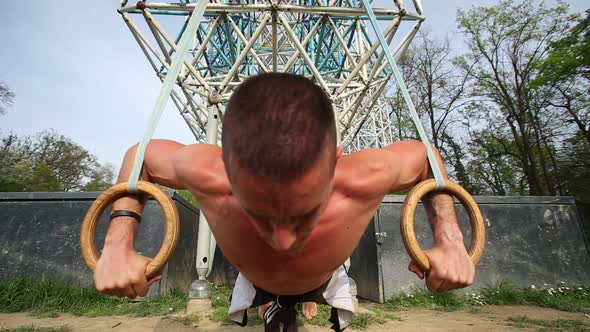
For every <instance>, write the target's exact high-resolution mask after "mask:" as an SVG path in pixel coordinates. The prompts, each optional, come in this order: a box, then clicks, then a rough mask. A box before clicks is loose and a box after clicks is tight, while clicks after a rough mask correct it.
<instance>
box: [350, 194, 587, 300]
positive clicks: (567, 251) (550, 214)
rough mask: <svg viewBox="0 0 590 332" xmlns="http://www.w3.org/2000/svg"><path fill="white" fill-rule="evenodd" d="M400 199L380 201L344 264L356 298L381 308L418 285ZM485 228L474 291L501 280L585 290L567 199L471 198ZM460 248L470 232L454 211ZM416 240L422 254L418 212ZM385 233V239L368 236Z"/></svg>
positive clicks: (423, 224) (425, 230)
mask: <svg viewBox="0 0 590 332" xmlns="http://www.w3.org/2000/svg"><path fill="white" fill-rule="evenodd" d="M403 199H404V196H387V197H386V198H385V199H384V200H383V204H382V206H381V207H380V209H379V211H378V213H377V214H376V215H375V217H374V218H373V221H372V223H371V225H369V228H368V229H367V232H366V233H365V235H364V237H363V239H362V240H361V244H360V245H359V246H358V248H357V250H356V251H355V253H354V254H353V256H352V258H351V262H352V266H351V268H350V271H349V273H350V275H351V277H353V278H354V279H355V280H356V282H357V287H358V293H359V295H360V296H361V297H364V298H367V299H370V300H372V301H376V302H383V301H384V300H387V299H388V298H390V297H391V296H392V295H394V294H395V293H397V292H399V291H408V290H410V289H411V288H413V287H422V286H423V285H424V282H423V281H421V280H419V279H418V278H417V277H416V276H415V274H413V273H411V272H409V271H408V270H407V266H408V263H409V256H408V255H407V253H406V250H405V248H404V246H403V243H402V240H401V235H400V230H399V220H400V212H401V207H402V204H403ZM475 199H476V201H477V202H478V204H479V206H480V209H481V211H482V214H483V217H484V220H485V222H486V226H487V227H486V230H487V244H486V250H485V252H484V255H483V257H482V259H481V261H480V263H479V265H478V267H477V274H476V282H475V285H474V287H482V286H486V285H494V284H496V283H498V282H500V281H503V280H509V281H511V282H513V283H515V284H517V285H520V286H523V287H529V286H530V285H532V284H534V285H537V286H542V285H543V284H544V283H547V284H551V285H554V284H556V283H558V282H565V283H568V284H580V283H583V284H589V283H590V256H589V246H588V243H587V241H586V239H585V237H584V235H583V232H582V227H581V221H580V218H579V215H578V212H577V210H576V207H575V205H574V202H573V199H571V198H569V197H475ZM456 206H457V207H458V214H459V220H460V224H461V228H462V230H463V233H464V235H465V243H466V245H469V241H470V239H471V230H470V226H469V221H468V219H467V216H466V213H465V211H464V209H463V208H462V207H461V206H460V205H459V204H457V205H456ZM415 224H416V227H415V228H416V235H417V237H418V241H419V243H420V245H421V247H422V248H429V247H430V246H432V236H431V231H430V226H429V224H428V222H427V221H426V217H425V212H424V209H423V208H422V207H421V206H420V207H419V208H418V209H417V213H416V223H415ZM379 233H381V235H384V234H386V237H383V236H381V237H380V236H376V234H379Z"/></svg>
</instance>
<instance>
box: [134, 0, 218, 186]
mask: <svg viewBox="0 0 590 332" xmlns="http://www.w3.org/2000/svg"><path fill="white" fill-rule="evenodd" d="M207 3H208V1H207V0H197V3H196V6H195V9H194V10H193V12H192V14H191V16H190V18H189V21H188V24H187V26H186V29H185V31H184V33H183V34H182V37H181V38H180V41H179V42H178V47H177V49H176V52H174V55H173V56H172V63H171V65H170V68H169V69H168V73H167V74H166V78H165V79H164V83H163V84H162V88H161V90H160V95H159V96H158V99H157V100H156V104H155V106H154V109H153V111H152V113H151V114H150V118H149V119H148V124H147V126H146V129H145V132H144V134H143V138H142V140H141V142H140V144H139V147H138V149H137V153H136V154H135V162H134V163H133V169H132V171H131V175H130V176H129V186H128V187H127V191H129V192H130V193H137V181H138V180H139V177H140V175H141V169H142V166H143V160H144V155H145V150H146V148H147V145H148V143H149V141H150V139H151V138H152V135H153V134H154V131H155V130H156V126H157V124H158V121H159V120H160V116H161V115H162V111H164V108H165V107H166V103H167V102H168V97H169V96H170V92H172V88H173V85H174V83H175V81H176V79H177V77H178V74H179V73H180V69H181V68H182V65H183V64H184V61H185V60H186V57H187V54H188V48H189V46H190V44H191V40H192V38H193V36H194V35H195V33H196V30H197V27H198V26H199V22H200V21H201V18H202V17H203V14H204V13H205V8H206V7H207Z"/></svg>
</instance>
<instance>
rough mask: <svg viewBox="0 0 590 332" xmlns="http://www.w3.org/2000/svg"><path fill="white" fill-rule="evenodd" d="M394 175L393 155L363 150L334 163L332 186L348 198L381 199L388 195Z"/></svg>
mask: <svg viewBox="0 0 590 332" xmlns="http://www.w3.org/2000/svg"><path fill="white" fill-rule="evenodd" d="M397 172H398V163H397V159H396V156H395V154H393V153H391V152H390V151H388V150H385V149H364V150H360V151H356V152H353V153H350V154H347V155H343V156H342V157H340V158H339V159H338V161H337V163H336V171H335V181H336V183H335V185H336V187H337V188H338V189H339V190H342V191H343V192H345V194H346V195H347V196H350V197H359V198H377V197H382V196H383V195H385V194H387V193H388V191H389V186H391V185H392V184H393V182H394V180H395V178H396V174H397Z"/></svg>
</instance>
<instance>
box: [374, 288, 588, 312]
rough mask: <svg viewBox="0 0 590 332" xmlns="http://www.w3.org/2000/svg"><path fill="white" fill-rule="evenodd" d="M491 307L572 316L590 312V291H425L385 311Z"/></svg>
mask: <svg viewBox="0 0 590 332" xmlns="http://www.w3.org/2000/svg"><path fill="white" fill-rule="evenodd" d="M484 304H489V305H524V306H540V307H546V308H552V309H557V310H561V311H569V312H584V313H588V312H590V288H589V287H586V286H576V287H568V286H565V285H560V286H558V287H556V288H543V289H538V288H536V287H533V286H531V288H519V287H516V286H514V285H512V284H510V283H507V282H504V283H500V284H498V285H497V286H495V287H484V288H482V289H480V290H479V291H477V292H473V293H463V292H456V291H452V292H445V293H432V292H429V291H427V290H425V289H414V290H413V291H412V292H411V293H400V294H398V295H396V296H394V297H392V298H391V299H390V300H389V301H387V302H386V303H385V304H384V305H383V308H384V310H388V311H397V310H406V309H409V308H414V307H422V308H429V309H434V310H443V311H453V310H461V309H467V310H469V312H472V313H475V312H477V309H476V308H477V307H478V306H481V305H484Z"/></svg>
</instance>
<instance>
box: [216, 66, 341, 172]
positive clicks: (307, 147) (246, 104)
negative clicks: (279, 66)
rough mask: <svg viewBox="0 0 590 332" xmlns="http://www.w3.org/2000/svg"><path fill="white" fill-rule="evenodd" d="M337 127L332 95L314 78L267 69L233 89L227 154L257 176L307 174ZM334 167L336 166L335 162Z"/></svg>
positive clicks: (226, 128) (331, 143) (227, 123)
mask: <svg viewBox="0 0 590 332" xmlns="http://www.w3.org/2000/svg"><path fill="white" fill-rule="evenodd" d="M327 144H329V146H330V147H333V148H332V149H331V150H332V151H330V153H332V156H331V158H332V165H331V167H334V164H335V154H336V127H335V121H334V111H333V109H332V103H331V101H330V98H328V96H327V95H326V94H325V93H324V92H323V91H322V89H321V88H320V87H319V86H317V85H316V84H314V83H313V82H312V81H311V80H309V79H307V78H305V77H303V76H299V75H294V74H286V73H265V74H260V75H257V76H253V77H250V78H248V79H247V80H246V81H244V82H243V83H242V84H241V85H239V86H238V87H237V89H236V90H235V91H234V93H233V94H232V96H231V98H230V99H229V103H228V105H227V109H226V112H225V114H224V117H223V134H222V146H223V160H224V162H225V168H226V172H227V173H228V174H229V158H230V156H231V157H232V158H235V159H236V161H237V163H238V165H240V167H243V168H244V169H246V170H248V171H249V172H252V173H253V174H255V175H257V176H263V177H267V178H269V179H270V180H272V181H278V182H283V181H286V180H289V179H292V178H293V177H297V176H300V175H302V174H304V172H306V171H307V170H309V169H310V168H311V166H313V165H314V164H315V163H316V161H317V160H318V159H319V157H320V156H321V154H322V152H323V151H324V150H325V148H326V146H327ZM331 171H332V172H333V171H334V169H333V168H332V170H331Z"/></svg>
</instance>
